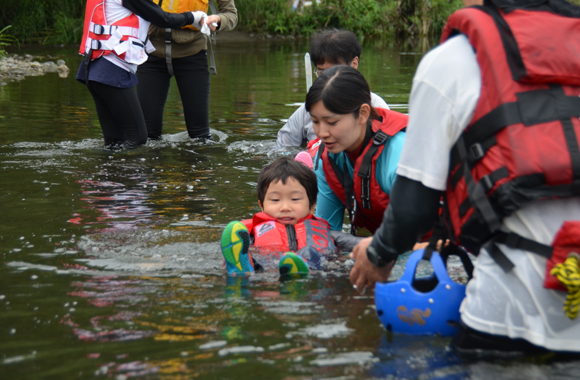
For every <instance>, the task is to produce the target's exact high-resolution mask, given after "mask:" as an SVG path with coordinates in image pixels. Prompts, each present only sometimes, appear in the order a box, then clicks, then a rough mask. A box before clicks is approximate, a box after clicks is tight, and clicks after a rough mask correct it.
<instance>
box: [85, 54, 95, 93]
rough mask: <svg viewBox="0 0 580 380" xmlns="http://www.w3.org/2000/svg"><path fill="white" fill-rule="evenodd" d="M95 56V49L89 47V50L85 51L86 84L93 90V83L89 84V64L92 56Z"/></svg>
mask: <svg viewBox="0 0 580 380" xmlns="http://www.w3.org/2000/svg"><path fill="white" fill-rule="evenodd" d="M92 56H93V49H89V51H88V52H86V53H85V57H84V58H83V60H84V61H85V84H86V85H87V88H88V89H89V92H91V85H90V84H89V65H90V64H91V57H92Z"/></svg>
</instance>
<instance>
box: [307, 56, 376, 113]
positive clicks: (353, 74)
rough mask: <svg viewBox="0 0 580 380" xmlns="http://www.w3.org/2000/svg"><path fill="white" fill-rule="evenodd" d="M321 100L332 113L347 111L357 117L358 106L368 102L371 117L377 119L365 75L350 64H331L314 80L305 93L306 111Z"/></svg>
mask: <svg viewBox="0 0 580 380" xmlns="http://www.w3.org/2000/svg"><path fill="white" fill-rule="evenodd" d="M319 101H322V104H324V107H325V108H326V109H327V110H329V111H330V112H332V113H335V114H338V115H346V114H349V113H352V114H354V116H355V117H358V113H359V110H360V107H361V106H362V105H363V104H368V105H369V107H371V117H370V118H369V119H378V118H379V115H378V113H377V111H376V110H375V109H374V108H373V106H372V104H371V90H370V88H369V84H368V83H367V81H366V80H365V77H364V76H363V75H362V74H361V73H360V72H359V71H358V70H357V69H355V68H352V67H350V66H333V67H331V68H329V69H327V70H324V73H323V74H322V75H321V76H320V77H319V78H318V79H316V80H315V81H314V83H313V84H312V87H310V91H308V94H307V95H306V111H308V112H310V109H311V108H312V106H313V105H314V104H315V103H317V102H319Z"/></svg>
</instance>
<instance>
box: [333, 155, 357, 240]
mask: <svg viewBox="0 0 580 380" xmlns="http://www.w3.org/2000/svg"><path fill="white" fill-rule="evenodd" d="M347 160H348V157H347V156H346V155H345V158H344V163H343V169H344V171H343V172H342V173H343V176H342V181H341V182H340V183H342V187H343V188H344V195H345V203H346V209H347V210H348V216H349V218H350V233H351V234H353V235H355V233H356V229H355V226H354V221H355V218H356V197H355V195H354V189H353V187H354V183H353V179H352V178H351V176H350V175H349V173H348V164H347V162H346V161H347ZM333 162H334V161H333Z"/></svg>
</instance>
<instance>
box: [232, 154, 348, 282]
mask: <svg viewBox="0 0 580 380" xmlns="http://www.w3.org/2000/svg"><path fill="white" fill-rule="evenodd" d="M257 192H258V204H259V206H260V209H261V210H262V211H261V212H259V213H257V214H255V215H254V216H253V218H252V219H247V220H243V221H241V222H238V221H233V222H230V223H229V224H228V226H227V227H226V229H225V230H224V232H223V235H222V252H223V254H224V258H225V261H226V266H227V269H228V273H229V274H231V275H232V274H240V273H249V272H253V271H254V270H255V269H258V268H256V265H257V263H256V262H255V261H254V260H253V259H252V257H251V255H250V253H249V252H248V250H249V246H250V245H253V246H254V247H255V249H256V251H257V252H259V253H260V254H263V255H268V256H272V255H274V257H277V255H278V254H280V253H284V252H286V253H285V254H284V255H283V256H282V258H281V259H280V261H279V270H280V273H281V274H286V273H308V272H309V264H310V266H311V267H312V268H310V269H322V267H323V264H324V260H325V259H324V257H325V256H328V255H331V254H335V253H337V252H338V249H337V246H336V244H335V241H334V238H333V236H331V230H330V226H329V225H328V223H327V222H326V221H325V220H324V219H321V218H318V217H316V216H314V210H315V208H316V197H317V194H318V186H317V183H316V175H315V174H314V172H313V171H312V170H311V169H310V168H308V166H307V165H306V164H303V163H302V162H297V161H295V160H293V159H292V158H290V157H287V156H284V157H280V158H278V159H276V160H275V161H274V162H272V163H271V164H269V165H267V166H266V167H264V169H262V171H261V172H260V175H259V177H258V188H257ZM344 235H346V234H344ZM337 240H338V241H339V242H340V243H341V245H342V246H345V245H350V247H351V249H352V247H354V246H355V245H356V243H358V241H359V240H357V239H356V238H354V237H353V239H345V237H344V236H339V237H338V238H337ZM294 253H297V254H294Z"/></svg>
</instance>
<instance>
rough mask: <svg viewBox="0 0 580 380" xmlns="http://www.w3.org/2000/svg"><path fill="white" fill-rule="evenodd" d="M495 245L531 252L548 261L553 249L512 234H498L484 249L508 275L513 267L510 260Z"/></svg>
mask: <svg viewBox="0 0 580 380" xmlns="http://www.w3.org/2000/svg"><path fill="white" fill-rule="evenodd" d="M497 244H503V245H506V246H508V247H510V248H514V249H521V250H523V251H528V252H533V253H535V254H537V255H540V256H542V257H545V258H547V259H549V258H550V257H552V252H553V251H554V248H553V247H552V246H549V245H545V244H542V243H538V242H537V241H534V240H531V239H528V238H525V237H522V236H520V235H518V234H516V233H513V232H499V233H498V234H496V235H495V236H494V238H493V239H491V240H490V241H489V242H488V243H487V244H486V245H485V248H486V249H487V251H488V252H489V254H490V255H491V257H492V258H493V259H494V260H495V262H496V263H497V264H498V265H499V266H500V267H501V268H502V269H503V270H504V272H506V273H508V272H509V271H510V270H512V268H513V267H514V264H513V263H512V262H511V260H510V259H508V258H507V256H506V255H505V254H504V253H503V252H502V251H501V249H499V247H498V246H497Z"/></svg>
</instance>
